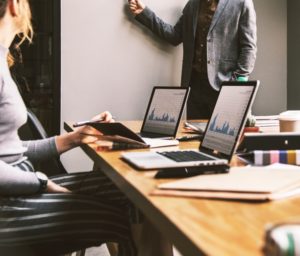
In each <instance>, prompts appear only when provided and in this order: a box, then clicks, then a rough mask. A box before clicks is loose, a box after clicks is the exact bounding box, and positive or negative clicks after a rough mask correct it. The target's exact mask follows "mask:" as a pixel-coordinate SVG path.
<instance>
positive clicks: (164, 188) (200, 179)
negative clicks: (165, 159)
mask: <svg viewBox="0 0 300 256" xmlns="http://www.w3.org/2000/svg"><path fill="white" fill-rule="evenodd" d="M158 188H159V189H158V190H155V191H154V192H153V194H154V195H170V196H171V195H173V196H187V197H204V198H222V199H245V200H275V199H279V198H284V197H289V196H292V195H296V194H298V193H300V168H299V167H298V168H276V167H275V168H272V167H270V168H265V167H246V168H245V167H234V168H231V170H230V173H229V174H216V175H203V176H201V175H199V176H196V177H192V178H187V179H182V180H179V181H175V182H170V183H164V184H161V185H159V186H158Z"/></svg>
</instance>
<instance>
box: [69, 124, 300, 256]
mask: <svg viewBox="0 0 300 256" xmlns="http://www.w3.org/2000/svg"><path fill="white" fill-rule="evenodd" d="M124 124H125V125H126V126H128V127H130V128H131V129H133V130H136V131H137V130H138V129H139V124H140V122H137V121H127V122H124ZM65 129H66V130H67V131H70V130H72V128H71V126H70V125H68V124H67V123H66V124H65ZM198 146H199V142H181V143H180V148H197V147H198ZM82 148H83V150H84V151H85V152H86V154H87V155H88V156H89V157H90V158H91V159H92V160H93V161H94V162H95V164H96V166H98V167H99V168H101V169H102V170H103V172H104V173H105V174H106V175H107V176H108V177H110V178H111V179H112V180H113V182H114V183H115V184H116V185H117V186H118V187H119V188H120V189H121V190H122V191H123V192H124V193H125V194H126V195H127V196H128V198H129V199H130V200H132V201H133V202H134V203H135V205H136V206H137V207H138V208H139V209H140V210H141V211H142V212H143V213H144V214H145V215H146V216H147V217H148V218H149V220H150V221H152V222H153V224H154V225H155V226H156V227H157V228H158V229H159V230H160V231H161V232H162V233H163V234H164V235H165V236H166V237H168V239H170V241H171V242H172V243H173V244H174V245H175V246H176V247H177V248H178V249H179V251H181V252H182V254H183V255H187V256H193V255H194V256H199V255H200V253H204V254H208V255H230V256H231V255H241V254H242V255H262V254H263V253H262V247H263V244H264V234H265V228H266V226H267V225H268V224H270V223H278V222H286V221H298V220H300V198H299V197H298V198H292V199H288V200H283V201H275V202H268V203H248V202H234V201H222V200H205V199H192V198H172V197H158V196H150V195H149V193H150V192H151V191H152V190H153V189H154V188H155V186H156V185H157V184H159V183H161V182H166V180H156V179H153V176H154V174H155V173H156V172H155V171H137V170H135V169H133V168H132V167H131V166H129V165H128V164H127V163H125V162H124V161H122V160H121V159H120V152H121V151H113V152H96V150H95V145H89V146H86V145H85V146H83V147H82ZM237 163H238V162H237V160H236V159H234V160H233V164H237ZM168 181H170V180H168Z"/></svg>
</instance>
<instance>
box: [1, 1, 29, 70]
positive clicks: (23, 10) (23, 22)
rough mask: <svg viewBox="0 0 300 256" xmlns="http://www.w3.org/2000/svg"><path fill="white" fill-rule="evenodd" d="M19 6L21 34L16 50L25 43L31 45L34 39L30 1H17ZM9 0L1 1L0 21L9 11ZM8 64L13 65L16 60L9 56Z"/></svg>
mask: <svg viewBox="0 0 300 256" xmlns="http://www.w3.org/2000/svg"><path fill="white" fill-rule="evenodd" d="M17 2H18V4H19V11H20V20H19V23H18V24H17V26H18V27H19V31H20V32H19V34H18V35H17V37H18V38H19V41H18V42H17V43H16V45H15V48H16V49H18V48H19V47H20V45H21V44H22V43H23V42H24V41H26V40H27V41H28V42H29V43H31V41H32V37H33V29H32V24H31V11H30V7H29V3H28V0H17ZM7 4H8V0H0V19H1V18H3V16H4V15H5V12H6V9H7ZM8 62H9V64H10V65H13V63H14V60H13V58H12V56H11V55H10V54H9V56H8Z"/></svg>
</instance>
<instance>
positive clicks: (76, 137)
mask: <svg viewBox="0 0 300 256" xmlns="http://www.w3.org/2000/svg"><path fill="white" fill-rule="evenodd" d="M97 120H103V121H101V122H106V123H110V122H114V119H113V118H112V115H111V113H109V112H108V111H105V112H103V113H101V114H99V115H97V116H94V117H93V118H92V119H91V121H95V122H96V121H97ZM101 135H102V133H101V132H99V131H98V130H96V129H95V128H93V127H91V126H88V125H85V126H82V127H78V128H75V129H74V131H73V132H69V133H66V134H62V135H59V136H56V138H55V141H56V148H57V151H58V153H59V154H62V153H64V152H66V151H68V150H70V149H72V148H75V147H78V146H80V145H81V144H83V143H84V144H88V143H93V142H96V141H97V140H99V138H101Z"/></svg>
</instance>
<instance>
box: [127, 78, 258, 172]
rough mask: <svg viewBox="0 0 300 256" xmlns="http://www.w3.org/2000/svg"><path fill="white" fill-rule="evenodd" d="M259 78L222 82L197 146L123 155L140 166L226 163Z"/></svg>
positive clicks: (251, 101)
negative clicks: (195, 147)
mask: <svg viewBox="0 0 300 256" xmlns="http://www.w3.org/2000/svg"><path fill="white" fill-rule="evenodd" d="M258 86H259V81H249V82H233V81H230V82H223V83H222V86H221V89H220V93H219V96H218V100H217V102H216V105H215V108H214V111H213V113H212V116H211V119H210V120H209V122H208V124H207V127H206V130H205V132H204V136H203V140H202V143H201V145H200V147H199V150H177V151H161V152H153V151H150V152H127V153H125V152H124V153H122V158H123V159H125V160H126V161H128V162H129V163H131V164H133V165H134V166H135V167H137V168H139V169H158V168H159V169H162V168H176V167H193V166H208V165H220V166H221V165H226V164H228V163H229V162H230V160H231V158H232V156H233V154H234V153H235V150H236V147H237V144H238V141H239V138H240V135H241V133H242V130H243V128H244V126H245V123H246V119H247V115H248V112H249V109H250V108H251V106H252V104H253V101H254V99H255V95H256V93H257V90H258Z"/></svg>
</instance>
